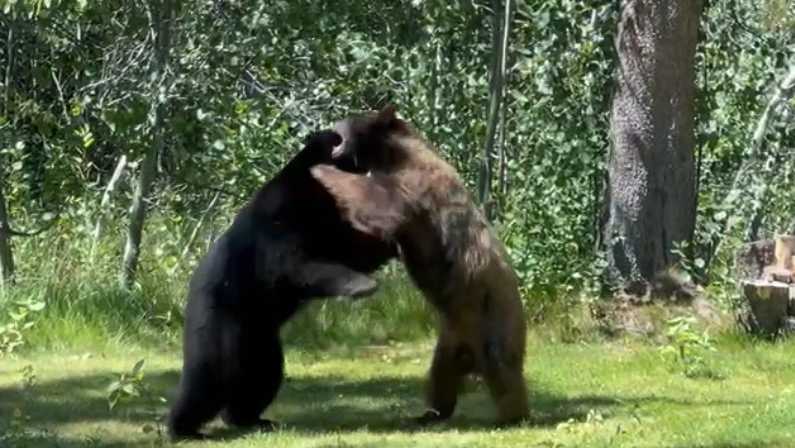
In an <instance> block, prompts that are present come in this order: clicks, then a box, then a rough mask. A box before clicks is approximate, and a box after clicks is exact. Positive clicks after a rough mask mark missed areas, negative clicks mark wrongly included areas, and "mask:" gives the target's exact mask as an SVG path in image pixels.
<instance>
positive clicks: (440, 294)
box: [312, 108, 528, 424]
mask: <svg viewBox="0 0 795 448" xmlns="http://www.w3.org/2000/svg"><path fill="white" fill-rule="evenodd" d="M337 132H339V133H340V134H341V135H342V136H343V138H344V139H345V140H344V142H343V144H342V145H341V146H339V147H337V148H336V149H335V153H336V154H337V155H338V156H341V155H343V154H350V153H353V154H354V155H355V156H356V157H357V158H358V159H359V163H360V164H363V165H364V168H366V169H370V170H371V173H370V175H368V176H363V175H356V174H351V173H347V172H344V171H340V170H338V169H336V168H334V167H332V166H329V165H320V166H317V167H315V168H314V169H313V170H312V174H313V176H315V178H316V179H317V180H318V181H320V183H322V184H323V185H324V186H325V187H326V188H327V189H328V190H329V192H330V193H331V194H332V196H334V197H335V199H336V200H337V204H338V206H339V207H340V209H341V210H342V211H343V215H344V216H346V217H347V218H348V219H349V220H350V221H351V224H352V225H353V226H354V227H355V228H356V229H357V230H360V231H363V232H366V233H370V234H373V235H377V236H379V237H382V238H387V239H388V238H392V239H394V240H396V241H397V242H398V243H399V245H400V249H401V252H402V257H403V262H404V264H405V265H406V268H407V270H408V272H409V274H410V275H411V278H412V279H413V281H414V282H415V284H416V285H417V286H418V287H419V288H420V289H421V290H422V291H423V292H424V294H425V296H426V298H427V299H428V300H429V301H430V302H431V303H432V304H433V305H434V307H435V308H436V309H437V310H438V311H439V313H440V315H441V331H440V335H439V340H438V343H437V345H436V349H435V353H434V357H433V363H432V366H431V370H430V382H429V383H430V384H429V387H428V391H427V400H428V405H429V407H430V409H429V410H428V411H427V412H426V413H425V414H424V415H423V416H421V417H420V418H419V419H418V420H419V421H420V422H421V423H430V422H433V421H437V420H444V419H447V418H449V417H450V416H451V415H452V413H453V411H454V409H455V405H456V401H457V397H458V394H459V389H460V388H461V385H462V381H463V379H464V377H465V376H466V375H467V374H470V373H474V374H479V375H482V376H483V378H484V379H485V381H486V383H487V384H488V387H489V390H490V392H491V395H492V397H493V398H494V400H495V402H496V406H497V412H498V422H499V423H503V424H507V423H514V422H517V421H519V420H522V419H524V418H525V417H526V416H527V413H528V409H527V390H526V385H525V381H524V377H523V375H522V365H523V360H524V352H525V337H526V322H525V317H524V312H523V308H522V304H521V301H520V298H519V291H518V281H517V277H516V274H515V273H514V271H513V268H512V267H511V265H510V263H509V261H508V255H507V253H506V251H505V248H504V247H503V245H502V243H501V242H500V241H499V240H498V239H497V238H496V237H495V236H494V234H493V232H492V231H491V229H490V227H489V225H488V223H487V222H486V220H485V218H484V216H483V214H482V213H481V212H480V210H479V209H478V208H477V207H476V206H475V204H474V203H473V201H472V199H471V197H470V194H469V192H468V191H467V189H466V187H465V186H464V184H463V182H462V181H461V179H460V178H459V177H458V174H457V173H456V172H455V170H454V169H453V168H452V167H451V166H450V165H448V164H447V163H446V162H445V161H444V160H442V159H441V158H440V157H439V156H437V155H436V153H435V151H433V150H432V148H431V147H430V145H429V144H428V143H426V142H425V141H424V139H423V138H422V137H421V136H420V135H419V134H418V133H417V132H416V131H414V130H413V129H411V128H410V127H409V125H408V124H407V123H406V122H404V121H402V120H400V119H398V118H397V117H396V116H395V111H394V109H392V108H386V109H384V110H382V111H381V112H379V113H371V114H368V115H365V116H361V117H355V118H350V119H348V120H345V121H342V122H340V123H338V125H337Z"/></svg>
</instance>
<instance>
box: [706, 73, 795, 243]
mask: <svg viewBox="0 0 795 448" xmlns="http://www.w3.org/2000/svg"><path fill="white" fill-rule="evenodd" d="M793 96H795V60H792V61H790V66H789V70H788V72H787V74H786V76H784V79H782V80H781V81H780V82H779V84H778V86H777V88H776V89H775V91H774V92H773V95H772V96H771V97H770V100H769V101H768V103H767V105H766V106H765V109H764V110H763V111H762V115H760V117H759V121H757V122H756V126H755V127H754V134H753V136H752V137H751V151H750V153H749V154H748V158H747V159H746V160H745V161H744V162H743V163H742V164H741V165H740V168H739V169H738V170H737V174H735V176H734V179H733V180H732V185H731V188H730V190H729V194H728V195H727V196H726V199H725V200H724V201H723V204H722V206H721V209H723V210H729V209H731V208H732V206H733V205H734V202H735V201H736V200H737V199H738V197H739V195H738V193H739V192H740V190H741V189H742V188H743V184H744V183H746V182H748V176H747V175H748V174H749V172H751V169H752V167H753V166H754V164H755V163H756V162H758V159H759V155H760V154H761V152H762V148H763V147H764V142H765V135H766V134H767V131H768V129H769V128H770V123H771V121H773V120H774V119H775V118H776V114H777V113H778V111H779V108H780V107H781V106H782V105H783V104H785V103H786V102H787V101H789V100H790V99H792V98H793ZM762 190H763V191H762V194H761V195H759V196H757V197H759V198H762V199H764V194H765V193H766V191H767V185H764V186H763V188H762ZM760 213H761V205H756V206H754V209H753V213H752V217H751V219H750V223H751V224H750V225H751V227H752V228H751V230H750V231H749V234H752V233H754V232H753V226H754V223H755V222H756V223H757V224H759V221H760V220H761V216H760ZM737 222H738V220H736V219H731V217H729V219H727V220H726V227H725V228H724V230H723V232H722V233H721V235H723V237H722V238H721V240H720V241H719V242H718V244H717V245H716V247H715V250H714V251H713V252H712V256H713V257H714V256H715V255H717V254H719V253H720V251H721V250H722V248H723V243H724V241H726V238H725V235H728V234H729V233H731V232H732V231H733V230H734V227H733V226H734V225H735V223H737Z"/></svg>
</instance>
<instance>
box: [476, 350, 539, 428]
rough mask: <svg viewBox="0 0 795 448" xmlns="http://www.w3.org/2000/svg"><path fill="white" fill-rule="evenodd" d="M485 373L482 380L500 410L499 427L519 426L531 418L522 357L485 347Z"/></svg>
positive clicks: (498, 412)
mask: <svg viewBox="0 0 795 448" xmlns="http://www.w3.org/2000/svg"><path fill="white" fill-rule="evenodd" d="M484 349H485V356H484V359H485V364H486V365H485V369H484V372H483V377H484V379H485V381H486V384H487V385H488V388H489V392H490V393H491V397H492V399H493V400H494V403H495V405H496V407H497V424H499V425H512V424H516V423H520V422H521V421H522V420H525V419H526V418H527V417H528V415H529V409H528V402H527V383H526V382H525V379H524V375H523V373H522V358H523V357H522V356H521V355H517V356H506V355H507V353H509V351H508V350H500V349H499V348H497V347H495V346H494V345H492V344H490V343H488V342H487V343H486V344H485V346H484Z"/></svg>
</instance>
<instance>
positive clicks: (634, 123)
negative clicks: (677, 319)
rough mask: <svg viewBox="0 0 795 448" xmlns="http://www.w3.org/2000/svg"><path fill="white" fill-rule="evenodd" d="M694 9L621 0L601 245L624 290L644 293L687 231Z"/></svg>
mask: <svg viewBox="0 0 795 448" xmlns="http://www.w3.org/2000/svg"><path fill="white" fill-rule="evenodd" d="M700 12H701V2H700V1H698V0H671V1H665V2H660V1H656V0H622V1H621V20H620V22H619V26H618V36H617V39H616V47H617V52H618V59H619V69H618V74H617V87H616V94H615V97H614V100H613V105H612V114H611V131H612V137H613V146H612V149H611V154H610V157H609V161H608V183H609V185H608V189H607V194H608V197H607V201H608V219H607V222H606V225H605V228H604V240H605V244H606V246H607V247H606V249H607V260H608V263H609V274H610V277H611V280H612V281H613V282H614V284H616V285H617V286H621V287H624V288H627V289H628V290H629V291H630V292H638V293H643V292H645V289H646V286H647V285H648V284H649V282H650V281H651V280H652V279H653V278H654V276H655V274H658V273H660V272H662V271H663V270H665V269H666V268H668V267H669V266H670V265H671V264H672V263H673V262H674V261H675V260H674V258H673V255H672V253H671V250H672V249H673V248H674V243H676V242H679V241H688V240H689V239H690V237H691V235H692V233H693V230H694V225H695V211H694V210H693V207H692V204H693V201H695V197H694V195H695V167H694V158H693V153H694V146H695V139H694V135H693V117H694V93H695V73H694V62H695V51H696V42H697V37H698V22H699V14H700ZM638 289H639V290H638Z"/></svg>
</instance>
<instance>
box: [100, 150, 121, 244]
mask: <svg viewBox="0 0 795 448" xmlns="http://www.w3.org/2000/svg"><path fill="white" fill-rule="evenodd" d="M126 167H127V156H125V155H123V156H121V157H119V162H118V163H117V164H116V169H114V170H113V175H112V176H110V180H109V181H108V184H107V185H106V186H105V191H104V192H103V193H102V201H101V202H100V203H99V213H98V216H97V223H96V224H95V225H94V233H93V237H94V245H95V246H96V244H97V242H98V241H99V239H100V238H101V237H102V224H103V221H104V220H105V215H107V208H108V206H109V205H110V197H111V195H112V194H113V192H114V191H115V190H116V185H118V183H119V179H121V175H122V173H123V172H124V169H125V168H126Z"/></svg>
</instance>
